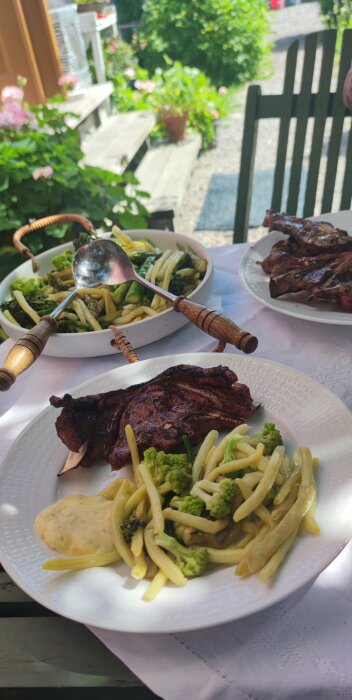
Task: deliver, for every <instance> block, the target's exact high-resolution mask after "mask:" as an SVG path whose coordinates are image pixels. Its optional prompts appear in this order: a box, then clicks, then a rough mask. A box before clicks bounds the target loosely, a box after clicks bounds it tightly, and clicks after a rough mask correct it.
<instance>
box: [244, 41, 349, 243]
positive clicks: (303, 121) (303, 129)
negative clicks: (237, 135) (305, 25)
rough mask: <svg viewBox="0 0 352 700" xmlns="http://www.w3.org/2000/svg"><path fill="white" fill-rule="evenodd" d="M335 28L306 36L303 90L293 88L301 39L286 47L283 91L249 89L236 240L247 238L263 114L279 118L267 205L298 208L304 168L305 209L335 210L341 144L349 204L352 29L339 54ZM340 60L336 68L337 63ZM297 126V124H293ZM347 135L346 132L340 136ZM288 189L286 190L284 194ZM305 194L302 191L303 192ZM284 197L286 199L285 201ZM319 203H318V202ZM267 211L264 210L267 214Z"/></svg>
mask: <svg viewBox="0 0 352 700" xmlns="http://www.w3.org/2000/svg"><path fill="white" fill-rule="evenodd" d="M336 39H337V32H336V30H334V29H328V30H324V31H321V32H315V33H314V34H309V35H308V36H307V37H306V39H305V42H304V60H303V68H302V76H301V81H300V83H301V84H300V90H299V92H295V80H296V72H297V57H298V49H299V40H295V41H293V43H292V44H291V45H290V46H289V48H288V51H287V59H286V71H285V78H284V88H283V93H282V94H281V95H262V93H261V88H260V86H259V85H251V86H250V87H249V88H248V92H247V101H246V110H245V121H244V131H243V137H242V153H241V165H240V174H239V182H238V191H237V202H236V212H235V223H234V238H233V241H234V243H240V242H243V241H245V240H246V239H247V233H248V226H249V214H250V208H251V202H252V194H253V174H254V161H255V153H256V145H257V131H258V123H259V120H260V119H279V133H278V143H277V151H276V164H275V169H274V173H273V183H272V193H271V191H270V183H268V202H267V208H271V209H274V210H276V211H280V210H282V208H284V211H285V213H287V214H292V215H296V214H297V213H299V212H298V211H297V210H298V203H299V198H300V189H301V186H302V172H303V165H304V169H306V170H307V172H306V173H304V175H305V176H306V182H305V184H304V192H303V195H304V197H303V211H302V212H301V214H302V215H303V216H304V217H306V216H312V215H314V214H318V213H324V212H329V211H331V210H332V203H333V198H334V190H335V182H336V174H337V168H338V162H339V157H340V154H341V144H342V143H343V142H344V141H347V143H346V148H345V156H346V165H345V170H344V176H343V182H342V189H341V199H340V206H339V209H340V210H342V209H349V208H350V204H351V197H352V130H351V124H349V133H348V137H347V139H346V138H345V130H344V127H345V126H346V123H347V122H346V118H348V119H349V121H350V122H351V113H350V112H349V111H348V110H347V109H346V107H345V106H344V104H343V99H342V92H343V84H344V80H345V77H346V74H347V72H348V71H349V69H350V68H351V61H352V29H347V30H345V31H344V34H343V38H342V45H341V50H340V55H339V57H338V60H337V57H336ZM320 45H321V47H322V58H321V63H320V66H318V74H319V79H318V89H317V91H316V92H314V93H313V92H312V86H313V76H315V70H316V63H317V48H318V46H320ZM336 64H338V68H337V69H336V68H335V66H336ZM335 70H337V71H338V75H337V82H336V91H335V92H331V83H332V78H333V77H335ZM292 119H295V120H296V124H295V131H294V145H293V151H292V160H291V162H290V163H289V162H288V144H289V133H290V126H291V120H292ZM329 119H331V120H332V123H331V131H330V134H329V136H328V137H326V136H325V127H326V124H327V122H328V120H329ZM309 120H312V121H313V128H312V140H311V145H310V146H309V148H310V152H309V156H308V157H307V158H306V160H305V146H306V141H307V131H309V129H308V124H309ZM292 126H294V125H292ZM342 137H344V138H342ZM325 151H326V169H325V174H324V176H323V177H324V186H323V192H322V197H321V201H320V202H319V208H320V210H319V212H318V211H316V195H317V186H318V182H319V185H320V184H321V177H322V176H321V174H320V172H319V171H320V164H321V160H322V153H323V152H325ZM288 169H289V177H288V186H287V196H286V194H285V193H284V181H285V172H286V171H287V170H288ZM284 194H285V196H284ZM301 196H302V195H301ZM284 199H286V201H284ZM317 204H318V203H317ZM264 214H265V211H263V218H264Z"/></svg>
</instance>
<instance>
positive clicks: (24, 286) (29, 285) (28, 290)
mask: <svg viewBox="0 0 352 700" xmlns="http://www.w3.org/2000/svg"><path fill="white" fill-rule="evenodd" d="M44 286H45V282H44V280H43V278H42V277H19V278H18V279H17V280H14V281H13V282H12V284H11V288H12V289H18V291H19V292H22V294H23V295H24V296H25V297H27V296H28V294H33V292H37V291H38V289H41V288H42V287H44Z"/></svg>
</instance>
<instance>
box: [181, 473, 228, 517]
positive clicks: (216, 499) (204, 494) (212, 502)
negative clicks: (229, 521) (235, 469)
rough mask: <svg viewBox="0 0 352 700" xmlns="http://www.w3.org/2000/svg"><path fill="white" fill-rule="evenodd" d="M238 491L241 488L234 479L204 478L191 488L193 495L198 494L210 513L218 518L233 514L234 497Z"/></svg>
mask: <svg viewBox="0 0 352 700" xmlns="http://www.w3.org/2000/svg"><path fill="white" fill-rule="evenodd" d="M238 493H239V488H238V486H237V484H236V482H235V481H233V480H232V479H221V481H220V482H219V483H217V482H214V481H209V479H203V480H202V481H197V482H196V483H195V484H194V485H193V487H192V489H191V495H192V496H198V498H200V499H201V500H202V501H203V502H204V503H205V507H206V509H207V511H208V512H209V515H211V517H212V518H215V519H216V520H218V519H221V518H227V517H228V516H229V515H231V512H232V505H233V499H234V497H235V496H236V495H237V494H238Z"/></svg>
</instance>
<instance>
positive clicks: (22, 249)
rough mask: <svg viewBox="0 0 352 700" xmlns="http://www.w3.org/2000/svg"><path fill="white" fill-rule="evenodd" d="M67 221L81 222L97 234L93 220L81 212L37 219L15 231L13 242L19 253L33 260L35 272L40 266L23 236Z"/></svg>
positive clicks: (87, 229) (84, 226) (88, 231)
mask: <svg viewBox="0 0 352 700" xmlns="http://www.w3.org/2000/svg"><path fill="white" fill-rule="evenodd" d="M67 221H75V222H76V223H78V224H80V225H81V226H82V227H83V228H84V229H85V230H86V231H87V233H91V234H92V235H93V236H96V230H95V228H94V226H93V224H92V222H91V221H89V219H86V218H85V216H81V215H80V214H53V215H52V216H46V217H44V219H37V220H36V221H33V222H32V223H31V224H26V226H21V228H19V229H17V231H15V233H14V234H13V237H12V243H13V245H14V246H15V248H16V249H17V250H18V252H19V253H23V255H27V256H28V258H30V259H31V260H32V269H33V272H37V270H38V267H39V266H38V263H37V261H36V259H35V257H34V255H33V253H31V251H30V250H29V248H28V247H27V246H25V245H24V243H22V241H21V238H23V236H26V235H27V233H32V232H33V231H39V230H40V229H41V228H45V226H52V225H53V224H62V223H65V222H67Z"/></svg>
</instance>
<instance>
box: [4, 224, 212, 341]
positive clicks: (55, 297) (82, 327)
mask: <svg viewBox="0 0 352 700" xmlns="http://www.w3.org/2000/svg"><path fill="white" fill-rule="evenodd" d="M87 236H88V234H80V236H79V237H78V238H77V239H76V240H75V241H74V249H77V248H79V247H80V246H81V245H83V244H84V243H86V242H87ZM89 238H90V237H89ZM111 238H112V240H114V241H116V243H118V244H119V245H120V246H121V247H122V248H123V249H124V251H125V252H126V253H127V255H128V256H129V258H130V260H131V262H132V263H133V266H134V268H135V270H136V271H137V272H138V274H139V275H141V277H144V278H145V279H148V280H150V281H151V282H153V283H154V284H157V285H158V286H159V287H163V288H164V289H166V290H169V291H170V292H173V293H174V294H176V295H180V294H184V295H185V296H187V295H188V294H190V293H191V292H192V291H193V290H194V289H196V287H198V285H199V284H200V283H201V280H202V279H203V277H204V275H205V273H206V268H207V261H206V260H205V259H203V258H199V257H198V256H197V255H196V254H195V253H194V252H193V251H192V250H191V249H190V248H188V247H184V246H182V247H181V246H179V247H178V249H177V250H170V249H168V250H164V251H162V250H160V249H159V248H158V247H157V246H155V245H154V244H153V243H151V242H150V241H149V240H148V239H147V238H143V239H141V240H132V238H130V237H129V236H128V235H127V234H126V233H123V232H122V231H121V230H120V229H118V228H117V227H116V226H114V227H113V229H112V234H111ZM74 249H73V250H72V249H67V250H65V251H63V252H62V253H60V254H59V255H56V256H54V257H53V258H52V260H51V263H52V270H51V271H50V272H48V273H47V274H46V275H43V276H39V275H38V276H35V277H27V278H18V279H16V280H14V281H13V282H12V285H11V298H10V299H9V300H7V301H5V302H4V303H3V304H2V305H1V309H2V311H3V314H4V316H5V317H6V318H7V319H8V321H11V322H12V323H14V324H15V325H17V326H21V327H22V328H27V329H30V328H32V327H33V326H34V324H36V323H38V321H39V320H40V318H41V316H44V315H45V314H50V313H51V312H52V311H53V310H54V309H55V308H56V306H57V305H58V304H59V303H60V302H61V301H62V300H63V299H65V297H66V296H68V294H69V293H70V291H71V289H72V288H73V287H74V280H73V276H72V258H73V255H74ZM169 306H170V305H169V304H168V303H167V302H166V301H165V300H164V299H162V298H161V297H160V296H158V295H156V294H154V293H153V292H152V291H151V290H149V289H147V288H146V287H144V286H143V285H141V284H139V283H138V282H135V281H132V282H124V283H123V284H118V285H114V286H106V285H101V286H99V287H95V288H93V289H80V290H79V291H78V293H77V295H76V296H75V298H74V299H73V301H71V303H70V304H69V305H68V306H67V307H66V309H65V311H63V312H62V314H61V316H60V318H59V331H58V332H59V333H84V332H87V331H100V330H104V329H106V328H108V327H109V326H110V324H114V325H117V326H121V325H125V324H128V323H133V322H135V321H141V320H142V319H145V318H148V317H149V316H155V315H156V314H158V313H160V312H161V311H164V310H165V309H167V308H168V307H169Z"/></svg>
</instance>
